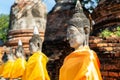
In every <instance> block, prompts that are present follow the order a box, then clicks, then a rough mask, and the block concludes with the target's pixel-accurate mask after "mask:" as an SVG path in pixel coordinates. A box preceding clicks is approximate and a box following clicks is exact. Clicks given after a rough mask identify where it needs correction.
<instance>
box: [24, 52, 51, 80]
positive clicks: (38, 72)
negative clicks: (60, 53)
mask: <svg viewBox="0 0 120 80" xmlns="http://www.w3.org/2000/svg"><path fill="white" fill-rule="evenodd" d="M47 62H48V58H47V56H45V55H44V54H43V53H42V52H39V51H38V52H35V53H33V55H32V56H31V57H30V58H29V60H28V62H27V65H26V69H25V72H24V75H23V77H22V80H50V78H49V76H48V72H47V69H46V64H47Z"/></svg>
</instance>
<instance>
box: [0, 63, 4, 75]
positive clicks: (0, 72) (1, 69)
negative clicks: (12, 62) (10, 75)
mask: <svg viewBox="0 0 120 80" xmlns="http://www.w3.org/2000/svg"><path fill="white" fill-rule="evenodd" d="M3 69H4V63H3V64H1V65H0V76H1V74H2V72H3Z"/></svg>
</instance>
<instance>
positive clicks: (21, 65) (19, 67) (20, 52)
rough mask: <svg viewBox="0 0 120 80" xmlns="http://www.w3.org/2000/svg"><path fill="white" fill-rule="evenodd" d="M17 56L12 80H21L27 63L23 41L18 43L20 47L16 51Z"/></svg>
mask: <svg viewBox="0 0 120 80" xmlns="http://www.w3.org/2000/svg"><path fill="white" fill-rule="evenodd" d="M15 56H16V60H15V62H14V66H13V70H12V73H11V79H21V78H22V76H23V73H24V71H25V66H26V63H27V62H26V60H25V56H24V49H23V46H22V41H21V40H19V41H18V47H17V48H16V50H15ZM18 71H19V72H18Z"/></svg>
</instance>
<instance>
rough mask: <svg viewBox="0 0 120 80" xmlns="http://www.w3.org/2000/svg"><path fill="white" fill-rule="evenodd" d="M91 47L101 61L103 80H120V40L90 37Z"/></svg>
mask: <svg viewBox="0 0 120 80" xmlns="http://www.w3.org/2000/svg"><path fill="white" fill-rule="evenodd" d="M90 47H91V48H92V49H93V50H95V51H96V53H97V54H98V57H99V59H100V62H101V74H102V77H103V80H120V38H98V37H97V38H96V37H90Z"/></svg>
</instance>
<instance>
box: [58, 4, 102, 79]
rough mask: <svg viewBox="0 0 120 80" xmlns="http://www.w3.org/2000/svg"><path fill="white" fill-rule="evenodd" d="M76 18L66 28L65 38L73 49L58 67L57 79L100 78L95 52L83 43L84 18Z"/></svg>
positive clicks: (84, 37) (84, 36) (84, 34)
mask: <svg viewBox="0 0 120 80" xmlns="http://www.w3.org/2000/svg"><path fill="white" fill-rule="evenodd" d="M77 4H78V2H77ZM77 4H76V5H77ZM77 14H79V13H77ZM75 15H76V14H75ZM75 15H73V16H75ZM76 18H77V19H72V23H71V24H70V25H69V26H68V28H67V39H68V41H69V44H70V47H72V48H74V49H75V51H73V52H72V53H70V54H69V55H68V56H66V57H65V59H64V62H63V65H62V67H61V68H60V75H59V80H102V77H101V73H100V62H99V59H98V57H97V54H96V53H95V52H94V51H93V50H91V49H90V48H89V45H88V43H87V44H86V43H85V42H86V35H87V34H86V32H85V29H84V28H85V24H86V23H84V21H83V19H84V18H83V19H82V18H81V17H79V16H78V17H76ZM70 22H71V21H70ZM79 24H80V25H79ZM87 37H89V36H88V35H87Z"/></svg>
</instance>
